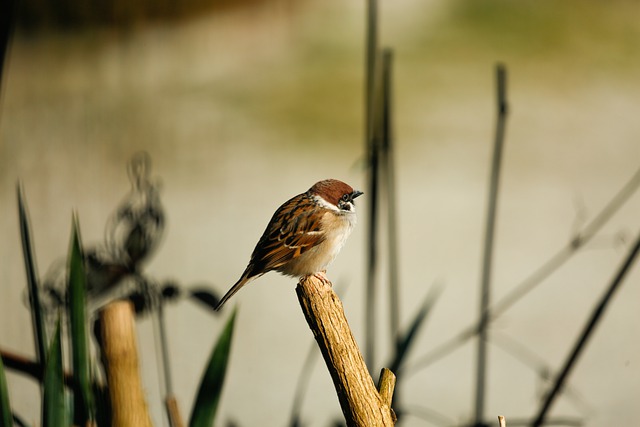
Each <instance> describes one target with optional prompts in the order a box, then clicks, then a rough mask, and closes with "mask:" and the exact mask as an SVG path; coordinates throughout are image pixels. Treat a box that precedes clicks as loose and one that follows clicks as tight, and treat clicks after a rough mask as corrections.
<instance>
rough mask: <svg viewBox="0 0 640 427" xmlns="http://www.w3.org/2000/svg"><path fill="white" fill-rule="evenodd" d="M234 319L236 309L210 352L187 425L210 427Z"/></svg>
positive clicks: (224, 371) (224, 367)
mask: <svg viewBox="0 0 640 427" xmlns="http://www.w3.org/2000/svg"><path fill="white" fill-rule="evenodd" d="M235 319H236V310H234V311H233V313H232V314H231V318H230V319H229V321H228V322H227V325H226V326H225V328H224V330H223V331H222V335H220V337H219V338H218V342H217V343H216V346H215V348H214V349H213V352H212V353H211V357H210V358H209V364H208V365H207V368H206V370H205V371H204V375H203V377H202V381H201V382H200V389H199V390H198V395H197V397H196V401H195V404H194V405H193V409H192V411H191V418H190V419H189V427H210V426H212V425H213V420H214V419H215V416H216V410H217V409H218V402H219V401H220V395H221V394H222V385H223V383H224V377H225V374H226V372H227V363H228V361H229V352H230V350H231V337H232V335H233V325H234V323H235Z"/></svg>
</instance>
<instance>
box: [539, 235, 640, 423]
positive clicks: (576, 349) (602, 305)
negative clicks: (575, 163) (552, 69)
mask: <svg viewBox="0 0 640 427" xmlns="http://www.w3.org/2000/svg"><path fill="white" fill-rule="evenodd" d="M639 253H640V235H638V237H637V238H636V241H635V243H634V245H633V247H632V248H631V250H630V251H629V254H628V255H627V257H626V258H625V260H624V262H623V263H622V265H621V266H620V268H619V270H618V272H617V273H616V275H615V277H614V278H613V280H612V281H611V284H610V285H609V286H608V287H607V290H606V291H605V293H604V295H602V297H601V298H600V300H599V301H598V304H597V305H596V307H595V308H594V310H593V312H592V313H591V315H590V316H589V319H588V320H587V324H586V325H585V326H584V328H583V330H582V332H581V333H580V336H579V337H578V340H577V341H576V343H575V345H574V346H573V349H572V350H571V353H570V354H569V357H568V358H567V360H566V362H565V363H564V366H563V367H562V369H561V370H560V373H559V374H558V376H557V378H556V379H555V381H554V383H553V386H552V387H551V390H549V393H548V394H547V395H546V396H545V399H544V402H543V403H542V406H541V407H540V411H539V412H538V415H537V416H536V418H535V420H534V421H533V423H531V425H532V426H533V427H539V426H542V425H544V421H545V418H546V416H547V413H548V412H549V410H550V409H551V406H552V405H553V402H554V401H555V399H556V397H558V395H559V393H560V390H562V387H563V385H564V383H565V381H566V379H567V378H568V377H569V374H570V373H571V370H572V369H573V367H574V366H575V365H576V363H577V362H578V357H579V356H580V355H581V354H582V352H583V351H584V349H585V347H586V345H587V342H588V341H589V338H591V336H592V335H593V332H594V331H595V328H596V326H597V325H598V323H599V322H600V320H601V319H602V316H603V315H604V311H605V309H606V308H607V306H608V305H609V303H611V299H612V298H613V296H614V294H615V292H616V291H617V290H618V289H619V288H620V285H621V284H622V282H623V281H624V279H625V278H626V276H627V273H628V272H629V270H630V269H631V267H632V266H633V263H634V262H635V260H636V258H637V257H638V254H639Z"/></svg>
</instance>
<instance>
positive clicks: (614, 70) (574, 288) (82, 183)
mask: <svg viewBox="0 0 640 427" xmlns="http://www.w3.org/2000/svg"><path fill="white" fill-rule="evenodd" d="M122 3H123V5H120V4H119V3H117V2H115V3H114V4H113V5H112V7H108V5H105V4H102V3H101V4H100V5H99V6H100V7H102V8H103V9H100V8H99V7H98V6H95V9H94V6H91V7H89V6H87V8H88V9H86V10H85V9H82V8H75V7H72V6H69V5H67V4H66V3H65V5H66V6H65V7H62V6H60V7H57V8H49V7H48V6H46V5H43V4H38V2H24V3H22V6H20V8H21V9H20V11H19V12H20V13H19V16H20V21H19V22H18V25H17V26H16V29H15V33H14V36H13V38H12V40H11V44H10V49H9V52H8V55H7V62H6V64H5V70H4V73H3V81H2V99H1V104H0V213H1V214H0V239H1V241H2V242H3V244H2V245H1V246H0V259H1V260H2V261H1V263H0V283H1V286H2V297H1V298H0V346H1V347H2V348H3V349H11V350H12V351H14V352H18V353H21V354H25V355H33V354H34V349H33V343H32V333H31V329H30V317H29V313H28V310H27V308H26V306H25V303H24V286H25V274H24V266H23V261H22V254H21V249H20V235H19V230H18V217H17V203H16V197H15V185H16V182H17V180H21V181H22V183H23V184H24V188H25V191H26V195H27V198H28V203H29V207H30V215H31V220H32V225H33V229H34V244H35V251H36V255H37V259H38V267H39V272H40V274H41V275H43V276H44V275H45V274H46V272H47V269H48V268H49V266H50V265H52V264H54V263H55V262H56V261H58V260H59V259H60V258H63V257H64V256H65V254H66V252H67V249H68V245H69V236H70V229H71V213H72V211H74V210H75V211H77V213H78V216H79V219H80V225H81V229H82V235H83V240H84V241H85V242H86V243H96V242H100V241H102V240H103V239H104V235H103V233H104V227H105V223H106V222H107V220H108V219H109V216H110V214H111V212H112V211H113V209H114V208H115V207H116V206H117V205H118V203H119V202H120V201H121V200H122V198H123V196H124V195H125V194H126V192H127V191H128V190H129V185H130V184H129V181H128V177H127V173H126V164H127V162H128V161H129V160H130V159H131V157H132V156H133V155H134V154H135V153H137V152H139V151H142V150H143V151H146V152H147V153H149V155H150V156H151V159H152V161H153V170H152V175H153V176H154V177H158V178H159V179H160V180H161V182H162V190H161V199H162V202H163V205H164V207H165V210H166V214H167V218H168V228H167V231H166V234H165V237H164V239H163V242H162V246H161V247H160V248H159V249H158V251H157V253H156V254H155V256H154V257H153V258H152V259H151V260H149V262H148V265H147V266H146V270H145V271H146V272H147V273H148V274H149V275H151V276H153V277H155V278H157V279H158V280H166V279H175V280H177V281H178V282H179V283H182V284H185V285H188V284H193V283H208V284H210V285H211V286H212V288H213V289H215V290H216V291H218V292H223V291H225V290H226V289H227V288H228V287H229V286H230V285H231V284H233V283H234V282H235V280H236V279H237V278H238V276H239V275H240V273H241V272H242V270H243V269H244V267H245V265H246V262H247V261H248V257H249V254H250V252H251V250H252V249H253V246H254V244H255V242H256V241H257V239H258V237H259V236H260V234H261V232H262V231H263V228H264V226H265V225H266V223H267V221H268V220H269V218H270V216H271V214H272V213H273V211H274V210H275V209H276V208H277V207H278V206H279V205H280V204H281V203H282V202H283V201H285V200H286V199H287V198H289V197H291V196H293V195H295V194H297V193H300V192H302V191H305V190H306V189H307V188H308V187H309V186H311V185H312V184H313V183H314V182H316V181H318V180H320V179H324V178H327V177H333V178H338V179H342V180H344V181H347V182H349V183H350V184H351V185H352V186H353V187H355V188H364V186H365V164H364V163H365V156H364V136H363V131H364V120H363V115H364V106H363V100H364V94H363V92H364V51H365V50H364V48H365V46H364V33H365V6H366V4H365V2H341V1H336V0H322V1H311V0H305V1H296V2H294V1H291V0H277V1H276V0H273V1H257V0H255V1H245V2H214V3H213V4H211V5H210V4H208V2H193V3H188V2H187V3H186V5H187V6H184V7H180V8H178V6H175V5H174V6H173V7H174V9H163V8H162V7H161V6H163V3H158V5H157V10H149V8H145V6H144V2H143V3H140V6H137V7H134V6H124V2H122ZM164 6H166V7H169V6H168V5H164ZM379 7H380V9H379V17H380V29H379V30H380V43H381V45H382V46H389V47H392V48H393V49H394V59H395V63H394V85H395V88H394V102H393V103H394V116H395V126H394V132H395V139H396V152H395V158H396V169H397V171H396V173H397V177H396V181H397V185H398V187H397V191H398V205H397V210H398V216H399V232H400V235H399V238H400V275H401V281H402V288H401V308H402V312H401V320H402V322H403V326H404V325H406V322H407V321H408V320H409V319H410V318H411V316H412V314H413V313H414V312H415V311H416V310H417V309H418V307H419V305H420V303H421V301H422V299H423V298H424V296H425V295H426V294H427V292H428V291H429V289H430V288H431V287H432V286H433V284H434V283H436V282H438V283H441V284H442V285H443V293H442V295H441V297H440V298H439V299H438V301H437V304H436V306H435V309H434V310H433V312H432V313H431V315H430V317H429V320H428V323H427V326H426V327H425V328H424V329H423V330H422V331H421V335H420V338H419V342H418V343H417V344H416V348H415V349H414V352H413V354H412V357H411V359H410V360H413V361H418V360H420V356H421V355H424V354H427V353H428V352H429V350H430V349H433V348H435V347H436V346H437V345H438V344H440V343H442V342H445V341H446V340H447V339H448V338H450V337H452V336H454V335H455V334H456V333H458V332H459V331H460V330H462V329H464V328H465V327H467V326H469V325H471V324H473V323H474V322H475V321H476V319H477V316H478V289H479V281H480V267H481V255H482V236H483V225H484V220H485V210H486V197H487V184H488V178H489V168H490V159H491V149H492V138H493V129H494V119H495V106H494V105H495V95H494V75H493V73H494V66H495V63H496V62H497V61H501V62H502V63H504V64H506V66H507V68H508V72H509V100H510V104H511V115H510V117H509V121H508V124H507V139H506V146H505V155H504V159H503V171H502V182H501V188H500V199H499V208H498V209H499V210H498V224H497V236H496V238H497V240H496V246H495V260H494V280H493V283H492V289H493V293H494V297H495V299H499V298H500V297H501V296H504V295H505V294H507V293H508V292H509V291H510V290H511V289H513V288H514V287H515V286H516V285H517V284H518V283H520V282H521V281H522V280H523V279H525V278H526V277H528V276H529V275H530V274H531V273H532V272H534V271H535V270H536V269H537V268H538V267H539V266H541V265H542V264H543V263H544V262H545V261H547V260H548V259H549V258H550V257H551V256H552V255H553V254H554V253H556V252H557V251H558V250H559V249H560V248H562V247H563V246H564V245H566V244H567V242H568V241H569V240H570V239H571V238H572V237H573V236H574V235H575V233H576V232H577V231H578V230H580V228H581V227H582V226H584V224H585V223H586V222H587V221H589V220H590V219H592V218H593V217H594V216H595V215H596V214H597V213H598V212H599V211H600V210H601V209H602V208H603V207H604V206H605V205H606V203H607V202H608V201H609V200H610V199H611V198H612V197H613V196H614V194H615V193H616V192H617V191H618V190H619V189H620V188H621V187H622V186H623V185H624V184H625V183H626V182H627V181H628V180H629V179H630V178H631V176H632V175H633V174H634V173H635V171H636V169H637V168H638V167H640V144H639V142H640V141H639V138H640V119H639V117H640V101H639V100H640V80H639V77H638V76H640V25H638V22H640V21H639V20H638V18H640V3H639V2H637V1H633V0H628V1H625V0H616V1H611V2H597V1H577V0H571V1H561V2H557V1H547V0H545V1H533V0H526V1H513V0H509V1H507V0H490V1H485V2H472V1H463V0H456V1H441V0H422V1H417V0H401V1H400V0H396V1H393V2H392V1H386V2H385V1H381V2H380V5H379ZM365 197H367V196H366V195H365V196H363V198H361V199H359V200H358V201H359V202H360V201H361V200H362V201H364V198H365ZM364 205H365V204H364V203H363V202H360V207H361V208H362V207H363V206H364ZM639 212H640V196H637V195H636V196H633V197H632V198H631V199H630V200H629V202H628V203H626V204H625V205H624V206H623V207H622V209H621V210H620V211H619V212H617V213H616V215H615V216H614V217H613V218H612V219H611V221H610V222H609V223H608V224H607V225H606V226H605V227H604V228H603V230H602V231H601V232H600V233H599V234H598V235H597V236H596V237H595V238H594V239H593V240H592V241H591V242H590V243H589V244H588V245H587V246H586V247H585V248H584V249H582V250H580V252H579V253H578V254H576V255H575V256H574V257H572V258H571V260H570V261H569V262H567V263H566V264H565V265H563V266H562V267H561V268H560V269H559V270H558V271H557V272H556V273H555V274H553V275H552V276H551V277H549V278H548V279H546V280H545V281H543V282H542V283H541V284H540V285H539V286H538V287H537V288H536V289H535V290H534V291H533V292H531V293H530V294H529V295H528V296H527V297H526V298H524V299H523V300H522V301H520V302H519V303H518V304H516V305H514V306H513V307H512V308H511V309H510V310H509V311H508V312H507V313H505V314H504V315H503V316H501V317H500V318H499V319H498V320H497V321H496V322H495V323H494V324H493V325H492V329H491V331H492V332H491V333H492V336H493V337H497V338H494V340H493V341H492V342H493V343H492V345H491V347H490V360H489V371H488V372H489V382H488V396H487V408H486V413H487V414H490V415H491V417H493V416H494V415H498V414H503V415H505V416H507V421H509V419H516V418H519V419H521V418H527V417H530V416H532V415H533V414H534V413H535V411H536V409H537V408H538V406H539V402H540V398H541V395H542V393H543V392H544V390H546V389H547V388H548V386H549V383H548V382H547V381H544V380H543V379H541V378H540V376H539V375H538V373H537V372H536V369H538V370H540V367H541V366H543V367H544V366H546V367H548V368H549V369H551V371H550V372H549V374H550V375H552V374H553V372H554V371H555V370H557V369H558V368H559V367H560V366H561V364H562V363H563V361H564V359H565V357H566V356H567V354H568V352H569V349H570V347H571V345H572V344H573V342H574V340H575V339H576V335H577V334H578V332H579V331H580V329H581V327H582V325H583V324H584V322H585V321H586V318H587V316H588V314H589V312H590V310H591V309H592V307H593V305H594V304H595V301H596V300H597V299H598V298H599V296H600V295H601V294H602V292H603V291H604V289H605V286H606V285H607V284H608V282H609V281H610V279H611V278H612V276H613V274H614V272H615V270H616V268H617V267H618V265H619V263H620V262H621V260H622V258H623V257H624V256H625V254H626V252H627V250H628V247H629V244H630V242H631V241H632V240H633V239H634V238H635V234H636V232H637V231H638V228H639V227H638V225H639V224H638V217H639V216H638V213H639ZM366 223H367V216H366V215H365V214H364V209H360V223H359V225H358V227H357V228H356V230H355V231H354V233H353V235H352V237H351V238H350V240H349V242H348V243H347V245H346V247H345V248H344V249H343V251H342V253H341V255H340V256H339V257H338V259H337V260H336V261H335V263H334V264H333V266H332V267H331V268H330V270H329V272H328V274H329V277H330V278H332V279H333V281H334V282H335V283H338V284H340V285H342V286H344V288H346V291H345V293H344V298H343V301H344V304H345V308H346V311H347V315H348V317H349V319H350V323H351V326H352V329H353V330H354V333H355V335H356V337H357V339H358V340H360V341H361V340H362V339H363V335H364V325H363V322H364V314H363V305H364V300H365V298H364V251H365V235H364V230H365V225H366ZM383 271H384V269H383ZM639 274H640V272H638V271H637V268H635V269H634V270H632V271H631V273H630V275H629V276H628V277H627V279H626V282H625V283H624V285H623V287H622V288H621V289H620V291H619V293H618V294H617V295H616V297H615V299H614V301H613V302H612V304H611V306H610V307H609V309H608V310H607V312H606V316H605V318H604V320H603V322H602V323H601V324H600V325H599V327H598V329H597V331H596V333H595V335H594V336H593V339H592V340H591V341H590V343H589V346H588V348H587V351H586V352H585V354H584V355H583V357H582V358H581V359H580V361H579V363H578V365H577V366H576V369H575V370H574V371H573V374H572V376H571V377H570V380H569V384H568V387H569V390H568V392H567V393H565V394H564V395H563V396H562V397H561V398H560V399H559V400H558V402H557V403H556V404H555V406H554V407H553V410H552V413H551V415H552V416H554V417H564V416H567V417H573V418H577V419H580V420H582V422H583V425H586V426H600V425H634V424H636V423H637V419H638V417H639V416H640V410H639V409H638V405H637V402H638V399H639V398H640V340H638V325H639V324H640V310H639V309H638V302H639V301H640V286H639V284H640V283H639V282H640V276H639ZM381 276H382V277H385V276H384V273H383V274H382V275H381ZM381 282H382V281H381ZM294 286H295V281H294V280H292V279H290V278H284V277H281V276H279V275H276V274H269V275H267V276H265V277H263V278H261V279H260V280H258V281H256V282H254V283H253V284H252V285H251V286H249V287H247V288H246V289H244V290H243V291H242V292H241V293H239V294H238V295H237V296H236V297H235V298H234V299H235V301H233V303H235V304H237V305H238V307H239V316H238V319H237V325H236V331H235V337H234V347H233V350H232V356H231V367H230V372H229V374H228V377H227V382H226V385H225V391H224V396H223V400H222V402H221V409H220V413H219V415H218V420H219V421H220V423H221V425H225V423H226V422H227V421H228V420H233V421H235V422H237V425H239V426H256V425H262V426H276V425H286V424H287V422H288V417H289V411H290V410H291V405H292V403H293V398H294V393H295V384H296V380H297V378H298V377H299V375H300V372H301V369H302V365H303V361H304V359H305V357H306V354H307V352H308V351H309V348H310V346H312V335H311V333H310V331H309V330H308V327H307V325H306V323H305V321H304V318H303V317H302V315H301V312H300V309H299V307H298V303H297V300H296V297H295V293H294ZM381 286H382V283H381ZM382 289H383V288H381V291H380V292H381V295H385V292H384V291H383V290H382ZM385 308H386V304H385V303H384V301H383V300H382V301H380V309H381V318H380V319H379V327H380V329H379V335H380V337H381V339H380V340H378V343H379V349H378V352H377V359H378V360H376V364H377V365H378V366H376V367H375V368H374V369H372V370H373V371H374V372H377V370H378V368H379V367H380V366H382V365H383V364H384V363H385V362H387V360H386V358H387V357H388V356H389V354H390V348H389V340H388V339H387V338H388V337H387V336H388V331H387V330H386V327H387V321H386V317H384V316H386V312H385ZM227 314H228V313H227ZM167 316H168V321H169V323H170V332H169V340H170V345H171V348H170V351H171V357H172V366H173V371H174V383H175V387H176V394H177V396H178V399H179V401H180V406H181V410H182V413H183V415H185V416H186V415H187V414H188V413H189V409H190V408H191V404H192V400H193V397H194V394H195V392H196V389H197V385H198V379H199V378H200V375H201V371H202V369H203V367H204V363H205V360H206V358H207V356H208V354H209V352H210V349H211V347H212V345H213V343H214V342H215V339H216V337H217V336H218V334H219V332H220V330H221V328H222V326H223V324H224V322H223V319H224V317H225V315H223V316H215V315H213V314H212V313H211V312H208V311H206V310H205V309H203V308H201V307H198V306H195V305H193V304H189V303H187V302H181V303H178V304H176V305H174V306H171V307H170V308H169V309H168V310H167ZM138 331H139V334H140V337H139V338H140V347H141V352H142V358H143V374H144V378H143V381H144V384H145V389H146V392H147V396H148V402H149V405H150V407H151V409H152V412H153V417H154V422H155V425H165V424H164V423H166V421H165V416H164V413H163V409H162V404H161V396H160V393H159V391H158V390H159V387H158V367H157V364H156V361H155V356H154V341H153V332H152V327H151V322H150V321H149V320H141V321H140V322H139V324H138ZM505 342H508V343H511V344H510V346H509V345H505V344H504V343H505ZM514 342H515V343H516V344H514ZM500 343H502V344H500ZM514 346H515V348H518V349H521V348H526V352H525V353H522V352H520V353H518V354H516V355H515V356H514V354H513V351H511V352H510V351H507V350H506V348H511V349H512V350H513V348H514ZM475 349H476V347H475V341H473V340H471V341H469V342H468V343H467V344H466V345H464V346H462V347H460V348H459V349H458V350H456V351H455V352H453V353H451V354H449V355H448V356H447V357H446V358H444V359H442V360H440V361H438V362H437V363H435V364H433V365H430V366H428V367H423V368H421V369H418V368H414V369H412V370H411V369H410V373H409V374H407V377H406V378H405V379H404V380H403V383H402V386H401V388H400V389H399V391H398V392H399V393H401V395H402V399H403V402H404V403H405V404H406V406H407V409H408V410H409V413H408V414H407V415H406V417H405V418H404V420H403V424H402V425H406V426H414V425H415V426H420V425H455V424H463V423H468V422H470V421H471V419H472V415H473V388H474V381H475V379H474V377H475ZM534 368H535V369H534ZM8 380H9V387H10V390H11V393H12V403H13V405H14V407H15V409H16V410H17V412H18V413H20V414H22V415H23V416H24V417H25V418H26V419H27V420H37V419H38V418H39V415H38V414H39V403H38V400H39V399H38V397H37V396H38V390H37V386H36V385H35V383H33V382H31V381H29V380H27V379H25V378H23V377H21V376H18V375H15V374H11V373H10V374H9V378H8ZM425 414H426V415H428V418H427V419H425V418H424V416H425ZM339 418H340V409H339V405H338V402H337V398H336V397H335V394H334V391H333V387H332V384H331V381H330V378H329V375H328V374H327V371H326V368H325V367H324V366H323V364H322V361H321V360H319V361H318V362H317V363H316V364H315V367H314V371H313V374H312V377H311V383H310V386H309V389H308V393H307V395H306V398H305V403H304V419H305V421H306V422H308V424H309V425H311V426H326V425H330V423H331V422H332V420H335V419H339Z"/></svg>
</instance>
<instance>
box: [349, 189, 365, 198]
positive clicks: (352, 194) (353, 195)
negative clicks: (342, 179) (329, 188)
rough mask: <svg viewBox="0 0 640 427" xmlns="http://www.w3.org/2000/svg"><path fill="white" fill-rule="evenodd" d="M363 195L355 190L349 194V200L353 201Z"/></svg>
mask: <svg viewBox="0 0 640 427" xmlns="http://www.w3.org/2000/svg"><path fill="white" fill-rule="evenodd" d="M363 194H364V193H363V192H362V191H358V190H355V191H354V192H353V193H351V200H353V199H355V198H356V197H358V196H362V195H363Z"/></svg>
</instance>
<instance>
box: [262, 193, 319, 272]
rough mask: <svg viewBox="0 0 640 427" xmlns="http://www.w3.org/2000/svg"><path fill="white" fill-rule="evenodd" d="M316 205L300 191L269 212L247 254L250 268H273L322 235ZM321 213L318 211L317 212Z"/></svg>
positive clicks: (284, 262) (309, 245)
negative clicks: (272, 211)
mask: <svg viewBox="0 0 640 427" xmlns="http://www.w3.org/2000/svg"><path fill="white" fill-rule="evenodd" d="M318 209H323V208H319V207H318V206H317V204H315V203H314V202H313V201H312V200H310V199H309V198H308V197H306V196H305V195H304V194H301V195H299V196H296V197H294V198H293V199H291V200H290V201H289V202H287V203H285V204H283V205H282V206H281V207H280V208H279V209H278V210H277V211H276V213H275V214H274V215H273V218H272V219H271V221H270V222H269V225H268V226H267V229H266V230H265V232H264V234H263V235H262V237H261V238H260V241H259V242H258V244H257V245H256V248H255V249H254V251H253V254H252V255H251V261H252V262H251V264H253V265H254V269H253V271H254V272H259V271H262V272H266V271H270V270H276V269H278V268H279V267H281V266H282V265H284V264H286V263H287V262H289V261H291V260H292V259H294V258H297V257H299V256H300V255H302V254H303V253H305V252H306V251H307V250H309V249H311V248H313V247H314V246H317V245H319V244H320V243H322V241H323V240H324V238H325V233H324V231H322V229H321V227H320V220H321V218H322V215H318V213H319V212H318ZM320 213H322V212H320Z"/></svg>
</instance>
